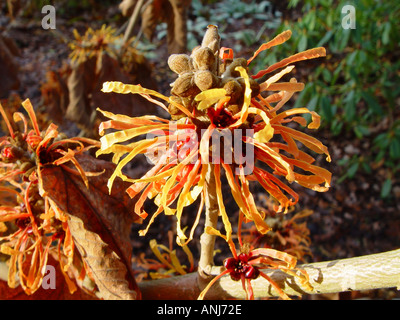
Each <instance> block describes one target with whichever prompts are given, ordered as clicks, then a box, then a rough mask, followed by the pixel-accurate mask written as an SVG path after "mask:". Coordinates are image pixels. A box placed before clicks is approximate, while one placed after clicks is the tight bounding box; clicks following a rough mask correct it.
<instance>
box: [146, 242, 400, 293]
mask: <svg viewBox="0 0 400 320" xmlns="http://www.w3.org/2000/svg"><path fill="white" fill-rule="evenodd" d="M298 267H299V268H300V269H303V270H305V271H307V273H308V274H309V276H310V283H311V285H312V286H313V287H314V290H313V291H307V290H305V289H304V288H302V287H301V284H300V283H298V281H297V279H296V277H293V276H291V275H288V274H286V273H284V272H282V271H279V270H266V269H265V270H263V272H265V273H267V274H268V275H269V276H270V277H271V278H272V280H273V281H275V282H276V283H278V284H279V285H280V287H281V288H282V289H283V291H284V292H285V293H286V294H288V295H289V296H300V295H303V294H322V293H333V292H343V291H352V290H371V289H379V288H392V287H397V288H398V287H399V286H400V249H398V250H393V251H388V252H383V253H378V254H372V255H366V256H361V257H355V258H348V259H340V260H334V261H326V262H317V263H311V264H303V265H299V266H298ZM220 272H221V267H213V268H212V269H211V273H212V274H213V275H217V274H219V273H220ZM197 277H198V274H197V273H191V274H187V275H184V276H177V277H172V278H168V279H161V280H153V281H145V282H142V283H140V284H139V287H140V290H141V291H142V297H143V299H182V300H188V299H197V297H198V295H199V294H200V291H201V290H200V288H199V287H198V286H197V280H196V279H197ZM252 286H253V290H254V296H255V298H265V297H275V296H277V293H276V291H275V290H274V289H273V288H272V287H271V285H270V284H269V283H268V282H267V281H266V280H265V279H264V278H262V277H259V278H258V279H256V280H253V282H252ZM245 297H246V293H245V291H244V290H243V288H242V284H241V282H240V281H239V282H236V281H232V280H231V279H230V277H229V276H224V277H222V278H221V279H220V280H219V281H217V282H216V283H215V285H213V286H212V287H211V289H210V290H209V292H208V293H207V295H206V298H207V299H245Z"/></svg>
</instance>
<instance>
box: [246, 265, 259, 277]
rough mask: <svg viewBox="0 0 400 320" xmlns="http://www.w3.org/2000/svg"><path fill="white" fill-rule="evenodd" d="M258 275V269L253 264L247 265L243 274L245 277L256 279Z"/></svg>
mask: <svg viewBox="0 0 400 320" xmlns="http://www.w3.org/2000/svg"><path fill="white" fill-rule="evenodd" d="M259 275H260V271H259V270H258V269H257V268H256V267H253V266H250V265H248V267H247V270H246V272H245V274H244V277H245V278H246V279H256V278H258V276H259Z"/></svg>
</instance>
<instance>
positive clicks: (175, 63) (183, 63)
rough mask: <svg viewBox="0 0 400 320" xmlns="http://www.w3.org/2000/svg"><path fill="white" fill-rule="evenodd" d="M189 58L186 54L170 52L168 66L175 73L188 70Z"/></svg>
mask: <svg viewBox="0 0 400 320" xmlns="http://www.w3.org/2000/svg"><path fill="white" fill-rule="evenodd" d="M189 59H190V57H189V56H188V55H187V54H172V55H171V56H170V57H169V58H168V66H169V68H170V69H171V70H172V71H173V72H175V73H177V74H181V73H184V72H189V71H190V69H191V68H190V63H189Z"/></svg>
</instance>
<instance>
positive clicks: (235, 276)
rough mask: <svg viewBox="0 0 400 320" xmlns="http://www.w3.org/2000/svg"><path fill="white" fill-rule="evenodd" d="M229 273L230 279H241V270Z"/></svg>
mask: <svg viewBox="0 0 400 320" xmlns="http://www.w3.org/2000/svg"><path fill="white" fill-rule="evenodd" d="M230 275H231V279H232V280H233V281H239V280H240V279H241V277H242V273H241V272H237V271H232V272H231V273H230Z"/></svg>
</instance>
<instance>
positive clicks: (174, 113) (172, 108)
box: [168, 96, 193, 120]
mask: <svg viewBox="0 0 400 320" xmlns="http://www.w3.org/2000/svg"><path fill="white" fill-rule="evenodd" d="M171 100H172V101H174V102H176V103H178V104H180V105H183V106H184V107H185V108H186V109H188V110H189V111H190V112H192V111H193V107H192V106H191V104H190V101H191V100H192V99H190V98H182V97H177V96H171ZM168 112H169V113H170V114H171V118H172V120H178V119H180V118H183V117H186V115H185V114H184V113H183V112H182V111H181V110H179V108H177V107H176V105H174V104H172V103H171V104H169V105H168Z"/></svg>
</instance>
